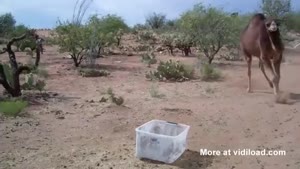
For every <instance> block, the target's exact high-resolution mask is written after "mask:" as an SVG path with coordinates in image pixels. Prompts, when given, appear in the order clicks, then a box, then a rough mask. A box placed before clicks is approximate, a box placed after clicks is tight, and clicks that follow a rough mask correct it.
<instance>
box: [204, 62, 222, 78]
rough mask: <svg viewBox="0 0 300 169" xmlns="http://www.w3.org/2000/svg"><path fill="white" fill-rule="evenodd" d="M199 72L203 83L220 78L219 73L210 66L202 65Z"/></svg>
mask: <svg viewBox="0 0 300 169" xmlns="http://www.w3.org/2000/svg"><path fill="white" fill-rule="evenodd" d="M200 72H201V79H202V80H203V81H215V80H219V79H220V78H221V73H220V71H218V70H216V69H215V68H214V67H213V66H212V65H211V64H203V66H202V68H201V69H200Z"/></svg>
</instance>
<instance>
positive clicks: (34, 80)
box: [21, 73, 46, 91]
mask: <svg viewBox="0 0 300 169" xmlns="http://www.w3.org/2000/svg"><path fill="white" fill-rule="evenodd" d="M45 86H46V83H45V81H44V80H41V79H39V78H38V77H37V76H36V75H34V74H33V73H29V74H27V75H26V77H25V83H24V84H23V85H22V86H21V88H22V89H23V90H38V91H42V90H44V88H45Z"/></svg>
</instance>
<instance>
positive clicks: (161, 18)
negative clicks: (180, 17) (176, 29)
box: [146, 13, 167, 29]
mask: <svg viewBox="0 0 300 169" xmlns="http://www.w3.org/2000/svg"><path fill="white" fill-rule="evenodd" d="M166 21H167V20H166V15H164V14H158V13H153V14H151V15H149V16H148V17H147V18H146V25H147V26H149V27H150V28H151V29H160V28H163V27H164V26H165V24H166Z"/></svg>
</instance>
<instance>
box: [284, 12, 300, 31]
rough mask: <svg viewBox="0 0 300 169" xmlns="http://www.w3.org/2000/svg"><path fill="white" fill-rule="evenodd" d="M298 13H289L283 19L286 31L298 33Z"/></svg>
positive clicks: (299, 15) (299, 22) (299, 27)
mask: <svg viewBox="0 0 300 169" xmlns="http://www.w3.org/2000/svg"><path fill="white" fill-rule="evenodd" d="M299 18H300V11H298V12H291V13H289V14H288V15H287V17H286V19H285V25H286V27H287V29H288V30H293V31H297V32H300V20H299Z"/></svg>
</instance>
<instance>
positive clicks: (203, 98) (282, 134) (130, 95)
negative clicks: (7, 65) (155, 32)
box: [0, 47, 300, 169]
mask: <svg viewBox="0 0 300 169" xmlns="http://www.w3.org/2000/svg"><path fill="white" fill-rule="evenodd" d="M17 55H18V56H19V57H18V61H22V62H23V61H26V59H27V58H28V56H25V55H24V54H23V53H17ZM285 56H286V58H287V62H286V63H284V64H282V77H281V83H280V88H281V90H282V91H283V92H284V94H285V95H286V97H289V98H290V101H291V103H290V104H277V103H276V102H275V98H274V96H273V94H272V89H271V88H270V87H269V86H268V83H267V82H266V80H265V78H264V77H263V75H262V73H261V71H260V70H259V68H258V62H257V60H255V61H254V63H253V72H252V75H253V89H254V93H251V94H249V93H247V92H246V88H247V76H246V64H245V62H241V61H239V62H227V63H225V62H224V63H223V64H219V65H218V68H219V69H220V70H221V71H222V74H223V76H224V78H223V79H222V81H219V82H203V81H201V80H193V81H189V82H184V83H164V82H150V81H147V80H146V78H145V72H146V71H148V70H150V69H151V68H147V66H145V64H143V63H141V61H140V56H130V57H128V56H111V57H107V58H102V59H99V60H98V63H99V64H100V65H101V66H102V67H104V68H105V69H106V70H109V71H110V72H111V76H109V77H101V78H84V77H81V76H79V75H78V72H77V71H76V70H75V69H74V67H73V62H72V60H70V59H63V58H62V57H63V55H62V54H59V53H58V52H57V49H55V48H53V47H46V52H45V53H44V55H42V59H41V66H42V67H45V68H46V69H47V70H48V72H49V75H50V76H49V78H48V79H47V80H46V82H47V86H46V91H47V93H48V94H47V95H46V94H39V93H37V94H36V96H35V102H32V104H33V105H32V106H30V107H29V108H28V109H26V112H27V115H26V116H25V117H18V118H16V119H2V120H0V168H1V169H61V168H70V169H97V168H99V169H131V168H137V169H156V168H161V169H299V168H300V144H299V141H300V132H299V131H300V112H299V111H300V103H299V101H300V85H299V84H300V78H299V73H300V50H298V51H297V50H287V51H286V53H285ZM1 58H7V56H6V55H1ZM158 58H159V59H161V60H166V59H169V58H172V57H170V56H164V55H160V56H158ZM173 59H176V60H181V61H183V62H185V63H188V64H196V62H197V59H196V58H194V57H181V56H176V57H174V58H173ZM152 69H153V68H152ZM109 87H111V88H112V89H113V90H114V92H115V93H116V94H117V95H118V96H122V97H123V98H124V99H125V103H124V106H116V105H114V104H111V103H109V102H108V103H100V102H99V101H100V100H101V97H102V96H103V95H104V94H103V93H104V92H105V91H106V90H107V89H108V88H109ZM154 88H155V89H156V90H157V91H158V92H159V94H161V95H163V97H161V98H155V97H152V96H151V94H150V93H151V92H150V91H151V90H153V89H154ZM1 90H2V89H1ZM152 119H161V120H167V121H173V122H178V123H184V124H187V125H189V126H191V128H190V131H189V134H188V138H187V143H188V149H187V150H186V151H185V153H184V154H183V155H182V156H181V157H180V159H178V160H177V161H176V162H175V163H173V164H162V163H158V162H152V161H147V160H139V159H137V158H136V157H135V128H136V127H138V126H139V125H141V124H143V123H146V122H148V121H150V120H152ZM200 149H209V150H228V149H230V150H238V149H252V150H256V149H269V150H285V151H286V155H285V156H267V157H266V156H235V155H231V156H201V155H200V153H199V151H200Z"/></svg>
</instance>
